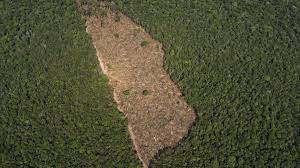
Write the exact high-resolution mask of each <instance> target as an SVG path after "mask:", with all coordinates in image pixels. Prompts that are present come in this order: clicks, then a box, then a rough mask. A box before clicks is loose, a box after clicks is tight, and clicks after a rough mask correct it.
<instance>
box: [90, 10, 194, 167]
mask: <svg viewBox="0 0 300 168" xmlns="http://www.w3.org/2000/svg"><path fill="white" fill-rule="evenodd" d="M115 18H116V15H115V14H114V13H112V12H110V11H109V12H108V13H107V17H88V18H87V23H86V25H87V32H88V33H90V34H91V36H92V39H93V41H94V46H95V48H96V50H97V55H98V57H99V61H100V65H101V68H102V70H103V72H104V73H105V74H107V75H108V77H109V80H110V85H111V86H112V87H113V88H114V99H115V100H116V102H117V104H118V108H119V110H120V111H122V112H123V113H124V114H125V115H126V117H127V118H128V127H129V132H130V134H131V138H132V139H133V143H134V146H135V149H136V151H137V153H138V156H139V158H140V159H141V161H142V162H143V164H144V166H145V167H147V166H148V165H149V162H150V160H151V159H152V158H153V157H154V156H155V155H156V154H157V152H158V151H159V150H161V149H163V148H165V147H173V146H175V145H176V144H178V142H179V141H180V140H181V139H182V137H183V136H185V135H186V134H187V131H188V129H189V127H190V126H191V124H192V123H193V121H194V120H195V117H196V116H195V113H194V111H193V110H192V108H190V107H189V106H188V105H187V103H186V102H185V101H184V99H183V98H182V97H181V93H180V91H179V90H178V88H177V87H176V85H175V84H174V83H173V82H172V81H171V79H170V77H169V75H168V74H167V73H166V72H165V70H164V69H163V56H164V52H163V50H162V45H161V44H160V43H159V42H158V41H155V40H153V39H152V38H151V37H150V36H149V35H148V34H147V33H146V32H145V31H144V30H143V29H142V28H141V27H140V26H138V25H136V24H135V23H134V22H132V21H131V20H130V19H129V18H128V17H126V16H124V15H121V14H118V18H119V19H118V21H116V19H115Z"/></svg>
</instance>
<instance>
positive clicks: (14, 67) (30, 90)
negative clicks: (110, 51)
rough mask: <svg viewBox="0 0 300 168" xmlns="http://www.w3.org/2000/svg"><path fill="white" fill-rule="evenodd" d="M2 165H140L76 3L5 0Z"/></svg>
mask: <svg viewBox="0 0 300 168" xmlns="http://www.w3.org/2000/svg"><path fill="white" fill-rule="evenodd" d="M0 16H1V21H3V22H1V23H0V30H1V31H0V55H1V61H0V78H1V81H0V135H1V136H0V167H99V166H100V167H137V166H138V165H140V163H139V162H138V160H137V158H136V156H135V154H134V152H133V150H132V145H131V141H130V139H129V135H128V133H127V121H126V120H125V119H124V117H123V115H122V114H121V113H120V112H118V111H117V109H116V107H115V105H114V104H113V103H112V102H113V101H112V97H111V94H112V93H111V90H110V88H109V87H108V86H107V82H108V81H107V77H105V76H103V75H99V74H100V73H99V72H98V69H99V68H98V67H99V62H98V61H97V59H96V56H95V55H96V54H95V49H94V48H93V46H92V43H91V39H90V38H89V37H88V35H87V34H86V33H85V25H84V22H85V21H84V20H83V17H82V16H81V15H80V14H79V13H78V12H77V11H76V7H75V4H74V1H73V0H65V1H61V0H52V1H48V0H34V1H32V0H22V1H21V0H20V1H10V0H4V1H2V2H0Z"/></svg>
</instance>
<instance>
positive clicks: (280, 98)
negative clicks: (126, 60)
mask: <svg viewBox="0 0 300 168" xmlns="http://www.w3.org/2000/svg"><path fill="white" fill-rule="evenodd" d="M114 2H115V3H116V5H117V6H118V8H119V10H121V11H122V12H123V13H125V14H126V15H128V16H129V17H131V18H132V19H133V20H134V21H135V22H137V23H139V24H141V25H142V26H143V27H144V28H145V29H146V31H147V32H149V33H150V34H151V35H152V36H153V37H154V38H155V39H157V40H159V41H161V42H162V43H163V45H164V51H165V54H166V55H165V68H166V70H167V71H168V72H169V74H170V75H171V78H172V79H173V80H174V81H175V82H176V83H177V84H178V86H179V87H180V89H181V90H182V92H183V94H184V95H185V98H186V100H187V101H188V103H189V104H190V105H192V106H193V107H194V109H195V110H196V112H197V115H198V119H197V121H196V123H195V125H194V126H193V128H192V130H191V133H190V135H189V136H188V137H187V138H186V139H185V141H184V142H183V143H181V145H179V147H177V148H176V149H175V150H172V149H169V150H166V151H164V152H163V153H162V154H161V155H160V157H159V158H160V160H156V161H154V163H153V167H213V166H215V167H296V163H297V158H298V156H299V127H300V125H299V121H300V118H299V117H300V116H299V103H297V102H299V97H298V96H297V95H298V94H299V87H298V86H299V64H300V62H299V48H300V33H299V32H300V25H299V24H300V22H299V20H300V11H299V8H300V4H299V1H297V0H291V1H275V0H271V1H268V2H266V1H259V0H251V1H234V0H229V1H195V0H185V1H179V0H178V1H177V0H176V1H175V0H164V1H161V0H151V1H139V0H130V1H119V0H114Z"/></svg>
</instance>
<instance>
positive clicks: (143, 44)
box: [141, 41, 149, 47]
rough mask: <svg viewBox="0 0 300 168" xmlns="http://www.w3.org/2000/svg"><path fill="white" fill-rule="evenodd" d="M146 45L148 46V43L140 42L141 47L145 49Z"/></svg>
mask: <svg viewBox="0 0 300 168" xmlns="http://www.w3.org/2000/svg"><path fill="white" fill-rule="evenodd" d="M147 45H149V42H148V41H142V42H141V47H146V46H147Z"/></svg>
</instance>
